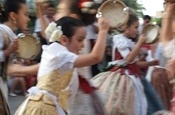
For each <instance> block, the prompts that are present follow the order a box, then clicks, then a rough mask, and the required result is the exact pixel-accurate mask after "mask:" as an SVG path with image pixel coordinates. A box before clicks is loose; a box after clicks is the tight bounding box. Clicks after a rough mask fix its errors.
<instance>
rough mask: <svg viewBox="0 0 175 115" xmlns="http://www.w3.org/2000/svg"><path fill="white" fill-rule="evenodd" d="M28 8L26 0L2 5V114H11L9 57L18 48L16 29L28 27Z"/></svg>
mask: <svg viewBox="0 0 175 115" xmlns="http://www.w3.org/2000/svg"><path fill="white" fill-rule="evenodd" d="M28 22H29V17H28V8H27V5H26V3H25V1H24V0H6V1H5V3H4V5H3V6H2V7H0V23H2V24H0V63H1V65H0V114H2V115H10V109H9V106H8V96H7V93H8V91H7V84H6V79H7V65H8V63H9V57H10V55H11V54H13V53H15V52H16V50H17V49H18V43H17V36H16V35H15V34H14V31H16V29H17V28H18V27H19V28H21V29H24V30H25V29H27V25H28Z"/></svg>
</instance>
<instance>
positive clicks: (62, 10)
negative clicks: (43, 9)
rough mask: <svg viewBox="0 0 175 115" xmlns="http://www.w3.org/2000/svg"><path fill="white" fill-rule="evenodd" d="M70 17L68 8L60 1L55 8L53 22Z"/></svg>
mask: <svg viewBox="0 0 175 115" xmlns="http://www.w3.org/2000/svg"><path fill="white" fill-rule="evenodd" d="M69 15H70V11H69V8H68V4H66V2H65V1H62V2H60V3H59V4H58V7H57V11H56V14H55V16H54V18H55V20H59V19H60V18H62V17H64V16H69Z"/></svg>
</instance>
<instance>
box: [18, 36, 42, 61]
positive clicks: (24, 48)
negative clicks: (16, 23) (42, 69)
mask: <svg viewBox="0 0 175 115" xmlns="http://www.w3.org/2000/svg"><path fill="white" fill-rule="evenodd" d="M18 45H19V48H18V50H17V57H19V58H22V59H29V60H34V59H36V58H37V56H38V55H39V54H40V52H41V43H40V41H38V40H37V39H36V38H35V37H33V36H32V35H24V34H23V35H20V36H19V37H18Z"/></svg>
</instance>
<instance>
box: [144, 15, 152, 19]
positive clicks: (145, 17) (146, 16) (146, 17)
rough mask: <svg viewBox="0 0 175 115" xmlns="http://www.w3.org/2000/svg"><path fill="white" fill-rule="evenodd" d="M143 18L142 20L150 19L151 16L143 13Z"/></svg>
mask: <svg viewBox="0 0 175 115" xmlns="http://www.w3.org/2000/svg"><path fill="white" fill-rule="evenodd" d="M143 19H144V20H146V19H148V20H151V16H149V15H144V16H143Z"/></svg>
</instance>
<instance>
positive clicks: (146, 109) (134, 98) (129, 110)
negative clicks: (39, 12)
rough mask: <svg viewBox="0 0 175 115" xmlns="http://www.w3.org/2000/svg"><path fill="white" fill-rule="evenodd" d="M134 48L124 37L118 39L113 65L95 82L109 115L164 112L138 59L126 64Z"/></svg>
mask: <svg viewBox="0 0 175 115" xmlns="http://www.w3.org/2000/svg"><path fill="white" fill-rule="evenodd" d="M134 46H135V43H134V42H132V40H131V39H128V38H126V37H125V36H124V34H119V35H116V36H114V37H113V62H111V63H109V66H108V68H107V72H103V73H101V74H99V75H97V76H96V77H94V78H93V79H92V82H93V84H94V85H95V86H96V87H97V88H98V89H99V91H100V92H101V93H102V94H103V95H104V97H103V98H104V101H105V106H104V107H105V112H106V114H107V115H117V114H125V115H147V114H152V113H154V112H155V111H158V110H162V109H163V106H162V103H161V102H160V100H159V97H158V96H157V94H156V92H155V90H154V89H153V88H152V86H151V85H150V84H149V83H148V82H147V80H146V79H145V77H144V76H143V75H142V72H141V71H140V69H139V68H138V66H137V65H136V62H137V61H138V58H137V57H135V60H134V61H133V62H131V63H128V62H127V61H126V57H127V56H128V54H129V53H130V52H131V50H132V49H133V48H134Z"/></svg>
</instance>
